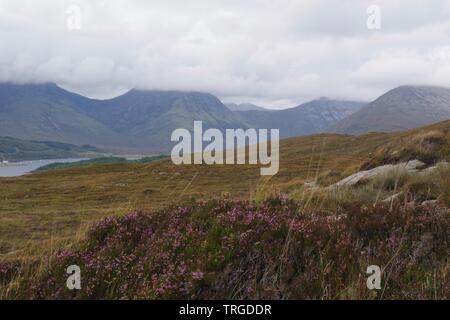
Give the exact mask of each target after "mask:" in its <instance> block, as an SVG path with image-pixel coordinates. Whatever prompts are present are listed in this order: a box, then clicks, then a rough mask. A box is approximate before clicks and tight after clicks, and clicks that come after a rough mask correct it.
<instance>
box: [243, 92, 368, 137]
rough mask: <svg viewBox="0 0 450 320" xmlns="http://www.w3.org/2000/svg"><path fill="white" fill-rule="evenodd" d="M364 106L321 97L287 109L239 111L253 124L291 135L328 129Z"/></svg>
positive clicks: (245, 119)
mask: <svg viewBox="0 0 450 320" xmlns="http://www.w3.org/2000/svg"><path fill="white" fill-rule="evenodd" d="M363 106H364V103H361V102H353V101H340V100H330V99H327V98H320V99H317V100H313V101H310V102H307V103H304V104H301V105H299V106H297V107H294V108H289V109H284V110H276V111H274V110H266V111H260V110H256V111H255V110H253V111H239V112H237V114H238V115H239V116H240V117H241V119H242V120H243V121H244V122H245V123H247V125H248V126H249V127H255V128H274V129H280V136H281V137H284V138H287V137H293V136H299V135H309V134H314V133H320V132H325V131H326V129H327V128H329V127H330V126H331V125H333V124H335V123H336V122H337V121H339V120H341V119H344V118H345V117H347V116H349V115H351V114H353V113H354V112H356V111H358V110H359V109H360V108H362V107H363Z"/></svg>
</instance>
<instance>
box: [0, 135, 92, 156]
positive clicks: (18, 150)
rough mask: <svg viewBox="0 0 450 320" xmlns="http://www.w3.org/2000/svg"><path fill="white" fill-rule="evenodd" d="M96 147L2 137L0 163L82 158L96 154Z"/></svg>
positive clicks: (0, 139)
mask: <svg viewBox="0 0 450 320" xmlns="http://www.w3.org/2000/svg"><path fill="white" fill-rule="evenodd" d="M97 152H98V151H97V149H96V148H95V147H93V146H89V145H84V146H81V147H80V146H76V145H73V144H68V143H62V142H53V141H29V140H21V139H15V138H11V137H0V162H1V161H22V160H40V159H64V158H82V157H86V156H88V155H93V154H96V153H97Z"/></svg>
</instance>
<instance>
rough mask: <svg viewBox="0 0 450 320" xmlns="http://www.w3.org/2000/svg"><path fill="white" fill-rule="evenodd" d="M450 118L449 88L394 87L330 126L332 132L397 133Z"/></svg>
mask: <svg viewBox="0 0 450 320" xmlns="http://www.w3.org/2000/svg"><path fill="white" fill-rule="evenodd" d="M447 119H450V89H447V88H439V87H425V86H402V87H398V88H395V89H393V90H391V91H389V92H387V93H386V94H384V95H382V96H381V97H379V98H378V99H376V100H375V101H373V102H372V103H370V104H368V105H367V106H365V107H364V108H362V109H361V110H359V111H358V112H356V113H354V114H352V115H350V116H349V117H347V118H345V119H343V120H341V121H340V122H338V123H337V124H336V125H334V126H332V127H331V130H330V131H332V132H338V133H350V134H359V133H365V132H371V131H377V132H395V131H402V130H407V129H412V128H417V127H421V126H425V125H429V124H432V123H436V122H439V121H444V120H447Z"/></svg>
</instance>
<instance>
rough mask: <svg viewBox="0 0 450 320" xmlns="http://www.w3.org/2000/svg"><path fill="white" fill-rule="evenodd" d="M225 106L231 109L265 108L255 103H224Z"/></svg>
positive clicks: (259, 109)
mask: <svg viewBox="0 0 450 320" xmlns="http://www.w3.org/2000/svg"><path fill="white" fill-rule="evenodd" d="M225 106H226V107H227V108H228V109H230V110H231V111H255V110H258V111H264V110H267V109H266V108H263V107H259V106H257V105H254V104H252V103H239V104H237V103H226V104H225Z"/></svg>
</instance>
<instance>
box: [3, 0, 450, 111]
mask: <svg viewBox="0 0 450 320" xmlns="http://www.w3.org/2000/svg"><path fill="white" fill-rule="evenodd" d="M373 4H376V5H379V6H380V8H381V29H380V30H368V29H367V27H366V20H367V13H366V9H367V7H368V6H369V5H373ZM70 6H77V7H78V8H80V10H81V15H80V20H79V21H80V23H81V24H80V29H76V28H75V29H70V28H68V23H67V22H68V19H70V18H73V15H71V14H70V13H68V12H67V9H68V8H70ZM71 21H73V20H71ZM0 43H1V47H0V81H1V82H49V81H51V82H56V83H58V84H60V85H62V86H64V87H67V88H70V89H73V90H74V91H77V92H80V93H83V94H87V95H90V96H94V97H109V96H113V95H116V94H119V93H122V92H124V91H126V90H128V89H130V88H133V87H138V88H143V89H173V90H199V91H208V92H211V93H213V94H215V95H217V96H218V97H219V98H221V99H222V100H224V101H236V102H241V101H246V102H253V103H260V104H262V105H266V106H273V107H279V106H290V105H294V104H297V103H300V102H303V101H306V100H309V99H313V98H316V97H319V96H329V97H335V98H348V99H360V100H371V99H373V98H375V97H376V96H377V95H379V94H381V93H383V92H384V91H386V90H388V89H391V88H392V87H395V86H398V85H402V84H430V85H440V86H447V87H450V5H449V1H446V0H378V1H365V0H303V1H300V0H280V1H269V0H245V1H242V0H241V1H239V0H220V1H218V0H192V1H181V0H170V1H167V0H161V1H155V0H149V1H145V0H131V1H130V0H127V1H125V0H108V1H106V0H71V1H61V0H40V1H33V0H0Z"/></svg>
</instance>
